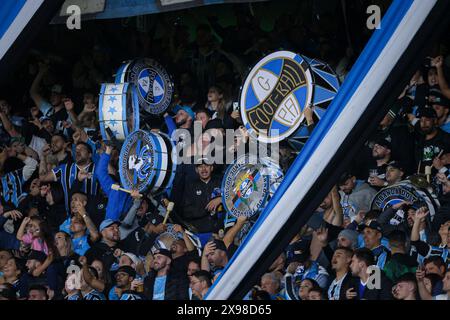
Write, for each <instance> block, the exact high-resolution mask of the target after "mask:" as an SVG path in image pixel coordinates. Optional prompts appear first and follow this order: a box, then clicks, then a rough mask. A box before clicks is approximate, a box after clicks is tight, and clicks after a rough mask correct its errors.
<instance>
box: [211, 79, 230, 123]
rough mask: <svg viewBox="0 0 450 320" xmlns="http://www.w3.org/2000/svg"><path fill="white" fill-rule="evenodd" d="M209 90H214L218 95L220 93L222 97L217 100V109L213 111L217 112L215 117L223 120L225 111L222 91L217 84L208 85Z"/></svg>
mask: <svg viewBox="0 0 450 320" xmlns="http://www.w3.org/2000/svg"><path fill="white" fill-rule="evenodd" d="M209 90H215V91H217V93H218V94H219V95H222V98H221V99H220V100H219V103H218V104H217V109H216V110H215V111H216V112H217V118H219V119H220V120H222V121H223V119H224V118H225V113H226V112H227V110H226V103H225V101H226V100H225V95H224V91H223V89H222V88H221V87H219V86H217V85H216V86H212V87H210V88H209ZM208 104H209V103H208Z"/></svg>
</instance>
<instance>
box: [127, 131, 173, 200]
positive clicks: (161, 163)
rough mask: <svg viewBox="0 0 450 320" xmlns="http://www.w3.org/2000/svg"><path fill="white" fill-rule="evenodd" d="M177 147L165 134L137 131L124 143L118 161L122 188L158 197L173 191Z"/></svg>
mask: <svg viewBox="0 0 450 320" xmlns="http://www.w3.org/2000/svg"><path fill="white" fill-rule="evenodd" d="M174 151H175V146H174V144H173V142H172V141H171V140H170V138H169V137H168V136H167V135H165V134H163V133H153V132H146V131H143V130H137V131H135V132H133V133H132V134H130V135H129V136H128V137H127V139H126V140H125V142H124V144H123V146H122V150H121V151H120V157H119V173H120V180H121V183H122V186H123V187H124V188H126V189H129V190H131V189H137V190H139V191H140V192H145V191H150V192H151V193H152V194H154V195H158V194H160V193H162V192H164V191H167V190H169V189H170V188H171V187H172V183H173V179H174V177H175V171H176V158H175V157H176V152H174Z"/></svg>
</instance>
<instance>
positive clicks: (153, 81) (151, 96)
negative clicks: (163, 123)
mask: <svg viewBox="0 0 450 320" xmlns="http://www.w3.org/2000/svg"><path fill="white" fill-rule="evenodd" d="M115 82H116V83H124V82H130V83H133V84H134V85H135V86H136V88H137V93H138V101H139V106H140V110H143V111H146V112H148V113H150V114H154V115H159V114H162V113H164V112H165V111H166V110H167V108H168V107H169V105H170V103H171V101H172V95H173V87H174V86H173V82H172V80H171V78H170V76H169V74H168V73H167V71H166V70H165V69H164V67H163V66H162V65H161V64H160V63H158V62H157V61H156V60H153V59H148V58H143V59H135V60H130V61H126V62H124V63H123V64H122V65H121V66H120V68H119V69H118V71H117V74H116V75H115Z"/></svg>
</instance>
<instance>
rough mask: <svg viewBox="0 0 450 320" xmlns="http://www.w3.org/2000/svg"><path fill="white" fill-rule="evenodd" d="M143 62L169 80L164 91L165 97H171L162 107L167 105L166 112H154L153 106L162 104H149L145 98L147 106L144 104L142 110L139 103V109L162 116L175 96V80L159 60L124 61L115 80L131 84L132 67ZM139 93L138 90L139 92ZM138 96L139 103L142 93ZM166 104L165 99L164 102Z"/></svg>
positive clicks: (139, 59)
mask: <svg viewBox="0 0 450 320" xmlns="http://www.w3.org/2000/svg"><path fill="white" fill-rule="evenodd" d="M140 61H141V62H142V63H144V64H146V65H147V67H148V68H149V67H153V69H154V70H155V69H157V70H155V72H156V71H158V72H157V74H158V75H160V76H161V78H162V79H163V81H164V79H167V81H164V85H165V90H164V97H166V96H167V97H169V98H168V99H167V101H166V102H165V103H164V104H162V105H167V106H165V107H164V110H162V111H160V112H152V108H153V106H158V105H161V103H149V102H147V101H146V100H145V99H144V98H142V99H143V100H144V101H145V104H143V106H142V108H141V105H140V103H138V106H139V109H142V110H143V111H145V112H147V113H149V114H153V115H160V114H163V113H164V112H165V111H166V110H167V109H168V107H169V106H170V104H171V103H172V99H173V94H174V87H175V86H174V82H173V79H172V77H171V75H170V74H169V72H167V69H166V68H165V67H164V66H163V65H162V64H161V63H160V62H159V61H157V60H155V59H152V58H137V59H132V60H128V61H124V62H123V63H122V65H121V66H120V67H119V69H118V71H117V73H116V76H115V79H114V81H115V82H116V83H118V82H119V83H122V82H129V83H131V82H130V79H129V78H128V75H129V73H130V72H131V71H130V70H129V69H130V67H131V66H132V65H134V64H135V63H137V62H140ZM133 85H135V86H136V87H137V84H136V83H133ZM137 91H138V90H137ZM137 95H138V101H139V100H140V99H139V97H140V93H139V92H137ZM162 101H163V102H164V99H163V100H162Z"/></svg>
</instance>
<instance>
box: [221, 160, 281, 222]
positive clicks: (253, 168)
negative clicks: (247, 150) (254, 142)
mask: <svg viewBox="0 0 450 320" xmlns="http://www.w3.org/2000/svg"><path fill="white" fill-rule="evenodd" d="M283 178H284V174H283V171H282V170H281V168H280V167H279V166H278V165H277V164H276V163H275V162H274V161H273V160H272V159H270V158H258V157H256V156H254V155H251V154H245V155H243V156H241V157H238V158H237V159H236V160H235V161H234V162H233V164H231V165H230V166H229V167H228V168H227V170H226V172H225V175H224V178H223V180H222V202H223V205H224V208H225V210H226V211H227V213H229V214H231V215H232V216H234V217H239V216H242V215H244V216H246V217H248V218H251V217H253V216H255V215H258V214H259V213H260V212H261V211H262V210H263V209H264V208H265V206H266V204H267V202H268V200H269V199H270V198H271V197H272V196H273V194H274V193H275V192H276V189H277V188H278V186H279V184H280V183H281V181H282V180H283Z"/></svg>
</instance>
